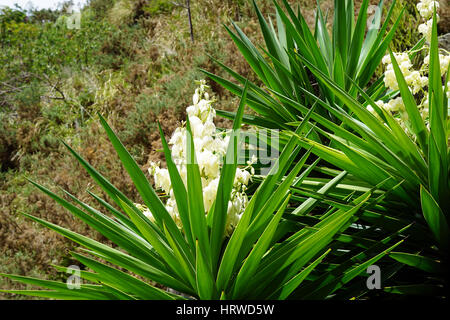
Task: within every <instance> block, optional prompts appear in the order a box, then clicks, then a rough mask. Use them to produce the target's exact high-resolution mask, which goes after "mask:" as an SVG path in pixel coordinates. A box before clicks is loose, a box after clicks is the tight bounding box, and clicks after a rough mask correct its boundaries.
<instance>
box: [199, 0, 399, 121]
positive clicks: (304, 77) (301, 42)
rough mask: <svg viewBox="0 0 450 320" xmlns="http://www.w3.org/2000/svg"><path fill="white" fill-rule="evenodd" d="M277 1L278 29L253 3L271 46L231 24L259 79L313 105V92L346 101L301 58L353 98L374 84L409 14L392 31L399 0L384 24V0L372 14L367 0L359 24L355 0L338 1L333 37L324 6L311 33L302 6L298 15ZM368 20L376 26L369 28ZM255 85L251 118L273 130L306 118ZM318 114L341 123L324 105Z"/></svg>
mask: <svg viewBox="0 0 450 320" xmlns="http://www.w3.org/2000/svg"><path fill="white" fill-rule="evenodd" d="M273 2H274V5H275V7H276V27H277V30H276V29H275V27H274V25H273V22H272V20H270V19H269V22H267V21H266V20H265V19H264V17H263V15H262V13H261V12H260V10H259V8H258V6H257V4H256V2H253V3H254V7H255V11H256V14H257V16H258V20H259V24H260V27H261V31H262V34H263V36H264V40H265V44H266V49H263V52H260V51H259V50H258V49H257V47H256V46H255V45H254V44H253V43H252V42H251V41H250V40H249V39H248V37H247V36H246V35H245V34H244V32H243V31H242V30H241V29H240V28H239V26H238V25H237V24H236V23H234V22H232V25H233V27H234V28H235V32H233V31H232V30H231V29H229V28H228V27H225V28H226V29H227V31H228V32H229V34H230V36H231V39H232V40H233V41H234V43H235V44H236V46H237V47H238V49H239V51H240V52H241V54H242V56H243V57H244V58H245V60H246V61H247V62H248V64H249V66H250V67H251V68H252V69H253V71H254V72H255V74H256V75H257V77H258V80H260V81H261V82H262V83H263V84H264V85H265V86H266V87H267V88H269V89H272V90H275V91H276V92H279V93H280V94H283V95H284V96H286V97H288V98H290V99H292V100H294V101H297V102H299V103H301V104H303V105H309V104H311V103H312V102H313V101H314V100H313V99H311V97H310V94H319V96H320V97H321V98H322V99H324V100H326V101H330V102H332V103H335V102H336V103H338V104H339V105H342V102H339V99H338V98H337V97H336V95H335V94H334V93H333V91H332V90H330V89H329V88H328V87H327V86H324V85H323V84H322V83H321V82H318V81H317V80H316V79H315V77H314V75H312V74H311V73H310V72H308V71H307V69H306V68H305V63H304V62H303V61H302V59H300V58H299V56H303V57H305V58H306V59H307V60H308V61H309V62H310V63H312V64H313V65H314V66H315V67H316V68H317V69H318V70H320V71H321V72H322V73H323V74H325V75H327V76H329V77H330V78H331V79H333V80H334V81H335V82H336V83H338V84H339V85H340V86H341V88H343V89H344V90H345V91H346V92H348V93H349V94H350V95H351V96H356V94H357V90H356V85H358V86H359V87H362V88H365V87H366V86H368V84H369V82H370V80H371V79H372V76H373V74H374V72H375V70H376V68H377V67H378V65H379V64H380V62H381V59H382V58H383V56H384V54H385V52H386V49H387V48H388V45H389V43H390V41H391V40H392V38H393V36H394V34H395V31H396V28H397V26H398V24H399V22H400V19H401V16H402V14H403V10H402V12H401V14H400V15H399V16H398V18H397V19H396V21H395V22H394V23H393V25H392V28H391V29H390V30H389V32H387V29H388V26H389V22H390V20H391V16H392V12H393V8H394V6H395V3H396V1H395V0H394V1H393V2H392V5H391V7H390V8H389V10H388V13H387V16H386V19H385V21H384V23H383V24H381V15H382V12H383V1H380V3H379V4H378V6H377V7H376V10H375V13H374V15H373V16H369V15H368V7H369V0H364V1H362V3H361V8H360V10H359V15H358V18H357V20H356V22H355V12H354V2H353V0H335V1H334V16H333V17H334V20H333V26H332V31H331V36H330V35H329V33H328V30H327V16H324V14H323V12H322V11H321V9H320V6H319V5H318V6H317V12H316V22H315V28H314V30H313V31H311V30H310V29H309V27H308V25H307V23H306V20H305V18H304V17H303V15H302V13H301V10H300V7H299V8H298V14H297V15H296V14H295V12H294V10H293V8H292V7H291V6H290V5H289V3H288V2H287V1H286V0H283V4H284V7H285V10H283V9H282V8H281V6H280V5H279V4H278V2H277V1H273ZM368 21H369V22H370V23H371V24H370V26H369V29H368V30H367V32H366V28H368V27H367V22H368ZM216 62H217V63H218V64H219V65H220V66H221V67H222V68H223V69H224V70H225V71H226V72H227V73H228V74H229V75H230V76H231V77H232V78H234V80H236V81H237V82H238V83H241V84H242V85H243V84H244V83H245V80H246V79H245V78H244V77H242V76H241V75H239V74H238V73H236V72H235V71H233V70H232V69H230V68H228V67H227V66H225V65H223V64H222V63H221V62H219V61H216ZM203 72H204V73H205V74H206V75H207V76H208V77H210V78H211V79H212V80H214V81H216V82H217V83H219V84H221V85H222V86H224V87H225V88H226V89H228V90H230V91H231V92H233V93H235V94H237V95H241V94H242V87H239V86H238V85H236V84H235V83H233V82H231V81H229V80H226V79H224V78H222V77H220V76H217V75H214V74H212V73H210V72H208V71H207V70H203ZM380 80H382V79H380ZM249 88H250V89H251V90H250V91H249V94H248V104H249V106H250V107H251V108H252V109H253V110H255V111H256V112H257V113H258V116H254V117H246V118H245V120H246V122H248V123H252V124H255V125H262V126H265V127H271V128H278V129H289V128H290V126H289V123H291V122H292V121H297V120H298V117H299V116H300V117H301V116H302V113H301V112H299V110H298V108H294V107H292V106H291V105H290V104H289V103H286V102H285V101H279V100H276V99H275V97H273V96H272V95H267V94H266V92H264V90H262V89H261V88H259V87H258V86H257V85H256V84H254V83H250V84H249ZM382 88H383V83H382V81H375V82H374V83H372V84H370V86H369V90H370V91H371V92H379V90H380V89H382ZM343 107H344V108H346V107H345V106H343ZM317 112H318V113H319V114H320V115H321V116H322V117H324V118H325V119H327V120H330V121H333V122H339V120H338V119H336V116H335V115H334V114H333V113H331V112H329V111H328V110H327V109H326V108H324V107H323V106H321V105H319V106H318V107H317ZM218 114H220V115H222V116H225V117H231V116H232V115H233V114H232V113H230V112H225V111H218Z"/></svg>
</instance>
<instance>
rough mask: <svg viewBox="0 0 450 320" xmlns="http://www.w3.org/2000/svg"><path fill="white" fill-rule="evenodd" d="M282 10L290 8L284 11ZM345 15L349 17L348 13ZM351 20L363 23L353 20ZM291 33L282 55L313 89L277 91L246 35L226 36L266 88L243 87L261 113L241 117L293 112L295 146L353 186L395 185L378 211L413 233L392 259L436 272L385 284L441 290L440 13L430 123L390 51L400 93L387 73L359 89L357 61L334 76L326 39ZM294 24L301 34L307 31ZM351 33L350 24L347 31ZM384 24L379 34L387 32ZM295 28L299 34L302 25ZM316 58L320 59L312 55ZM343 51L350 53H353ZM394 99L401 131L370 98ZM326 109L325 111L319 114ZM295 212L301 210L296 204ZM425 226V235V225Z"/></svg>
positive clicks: (264, 120)
mask: <svg viewBox="0 0 450 320" xmlns="http://www.w3.org/2000/svg"><path fill="white" fill-rule="evenodd" d="M349 2H350V1H335V18H336V15H337V16H338V18H339V17H340V15H342V17H344V16H350V12H346V11H345V10H344V9H343V8H352V6H351V5H350V4H349ZM365 2H366V1H365ZM365 2H363V4H362V8H364V6H366V5H367V3H365ZM276 7H277V17H278V16H279V17H280V19H281V17H282V16H283V14H282V13H281V10H280V7H279V6H278V5H277V4H276ZM288 11H289V12H290V9H288ZM344 12H346V13H347V15H344V14H343V13H344ZM258 15H259V13H258ZM361 15H364V13H362V12H361V11H360V14H359V17H361ZM320 16H321V14H320V10H319V9H318V18H317V19H318V22H317V23H316V24H317V25H320V19H321V18H320ZM291 19H292V22H288V21H287V20H286V21H285V20H283V19H281V20H280V21H283V22H284V24H283V25H284V26H286V27H285V28H286V30H287V29H288V27H287V26H288V25H294V26H295V25H297V24H299V23H303V22H301V21H303V20H304V19H302V18H301V16H300V15H299V16H297V17H295V16H293V15H292V14H291ZM342 19H343V18H341V21H342ZM299 20H300V21H299ZM358 20H359V18H358ZM260 24H261V28H262V29H263V33H264V35H265V38H266V44H267V47H268V50H269V51H270V48H271V47H270V45H269V44H268V43H267V39H268V38H271V39H273V38H274V37H275V32H274V31H273V30H272V32H269V31H264V30H265V29H266V27H265V22H264V21H262V20H260ZM278 25H280V23H278ZM356 25H357V26H358V25H360V24H359V23H358V22H357V24H356ZM338 29H339V28H338ZM281 30H283V29H281ZM289 30H292V31H291V32H290V33H291V35H290V36H287V35H286V37H291V40H290V41H291V42H293V43H294V44H291V46H290V49H289V50H290V51H289V50H286V55H288V56H289V57H291V58H292V59H291V60H289V61H300V64H297V65H298V66H300V67H303V66H304V67H305V68H306V69H307V70H308V71H309V72H311V74H312V78H313V79H315V81H318V84H319V86H320V90H316V91H314V90H311V88H310V87H309V85H308V84H305V83H303V84H302V83H298V85H299V86H298V88H297V91H295V90H291V89H289V88H290V87H289V86H287V85H286V84H283V86H282V87H283V88H280V86H277V85H275V84H274V83H273V82H272V81H275V80H273V79H274V77H271V81H266V77H268V74H273V72H271V73H269V72H265V73H264V76H261V75H260V74H259V73H258V72H257V70H255V69H256V67H255V65H256V62H255V61H257V62H258V63H259V66H260V68H262V67H261V66H262V65H263V64H267V65H268V64H269V63H268V62H267V61H266V60H265V59H263V58H262V57H261V58H258V59H256V58H255V57H256V53H255V51H254V50H251V51H249V50H248V46H249V43H248V41H246V40H245V38H244V37H243V35H242V33H241V32H239V31H238V32H239V35H240V37H241V38H240V40H239V39H238V38H237V37H236V36H234V35H233V34H232V38H233V40H235V42H236V44H237V45H238V47H239V49H240V50H241V52H242V53H243V55H244V57H245V59H246V60H247V62H248V63H249V65H251V66H252V67H253V69H254V70H255V72H256V73H257V75H258V77H259V78H260V79H261V81H262V82H263V83H264V84H265V85H266V88H267V90H263V89H261V88H259V87H257V86H256V85H255V86H250V89H251V90H252V95H250V94H249V97H250V98H249V105H250V106H251V107H252V109H253V110H255V111H256V112H257V113H258V115H256V116H254V115H251V116H250V115H249V116H247V117H246V116H244V121H245V120H247V122H248V123H251V124H254V125H258V126H261V127H272V126H275V124H274V123H272V122H270V117H271V114H270V113H269V111H270V112H272V111H274V110H279V111H280V112H281V111H282V110H294V111H292V112H289V113H290V114H292V115H294V116H293V117H291V118H290V120H289V121H287V119H288V117H286V118H285V119H286V122H285V126H284V129H285V130H284V133H283V134H284V135H285V136H286V137H290V136H297V138H298V143H299V144H300V145H301V146H303V147H305V148H310V147H313V149H312V152H313V153H314V154H316V155H317V156H319V157H320V158H321V159H323V160H325V161H327V162H328V163H329V164H331V165H333V166H334V167H337V168H339V169H341V170H346V171H347V172H348V177H350V178H351V179H347V181H346V183H347V184H349V185H351V186H352V187H350V189H351V188H354V190H357V188H358V187H367V186H376V185H379V183H380V182H382V181H385V182H386V183H385V184H384V188H386V189H385V190H387V189H392V188H393V189H392V192H391V194H390V196H389V197H387V199H385V201H384V202H383V203H381V204H380V206H379V209H381V210H382V212H383V215H384V216H385V217H386V219H392V221H394V220H397V221H398V219H400V220H401V221H402V223H404V225H405V226H406V225H409V224H410V223H413V227H411V228H408V230H407V233H405V234H408V235H409V239H408V241H406V242H405V244H404V245H403V246H402V248H403V249H404V252H397V253H392V254H391V257H392V258H394V259H395V260H396V261H400V262H402V263H404V264H406V265H409V266H413V267H416V268H418V269H420V270H423V271H426V272H431V273H432V274H434V275H433V276H432V277H430V276H425V279H424V280H423V282H420V279H422V278H420V276H418V277H419V278H418V279H419V283H417V280H416V279H414V277H415V276H417V275H416V274H414V273H411V274H412V276H411V277H410V278H409V279H408V280H406V281H401V282H398V283H397V284H399V285H396V286H392V287H389V288H386V289H385V290H386V291H389V292H394V293H408V294H431V295H438V296H439V295H441V294H442V285H443V284H444V283H447V285H448V248H449V240H450V239H449V228H448V223H449V216H448V214H449V212H450V201H448V199H449V197H450V185H449V184H450V180H449V172H450V171H449V170H450V166H449V160H450V158H449V154H450V151H449V145H448V133H449V117H448V98H447V97H446V94H445V93H446V92H447V91H448V89H447V85H448V81H449V72H448V71H447V72H446V75H447V76H446V77H444V78H445V79H443V78H442V77H441V70H440V62H439V52H438V40H437V27H436V17H435V16H434V19H433V24H432V37H431V44H430V54H429V56H430V63H429V83H428V96H427V97H426V98H428V101H429V115H430V116H429V124H428V127H429V128H427V124H426V123H425V120H424V119H423V118H422V115H421V114H420V112H419V108H418V104H417V102H416V100H415V97H414V96H413V93H411V91H410V88H408V85H407V82H406V80H405V77H404V75H403V74H402V71H401V68H400V66H399V65H398V63H397V61H396V58H395V57H394V55H393V54H392V52H390V51H389V52H390V58H391V61H392V65H393V70H394V72H395V77H396V79H397V82H398V87H399V90H396V91H386V88H385V87H384V84H383V77H381V78H380V79H379V80H378V81H376V82H375V84H376V89H375V87H373V86H372V87H370V88H364V86H365V85H366V84H367V81H368V80H367V79H366V78H365V77H362V78H358V77H355V74H356V75H358V74H361V71H360V70H359V69H358V68H357V67H354V68H355V69H356V73H355V70H349V69H345V68H339V69H338V70H340V71H338V72H334V73H333V72H330V70H329V69H327V68H325V67H324V65H323V64H321V63H318V62H317V61H318V59H319V60H322V59H323V60H326V59H328V58H327V57H330V56H331V55H329V54H327V51H326V50H325V49H326V48H327V47H328V45H327V44H326V43H324V41H323V38H324V37H326V36H319V37H318V36H317V35H316V36H315V37H310V39H311V43H312V44H308V45H307V46H305V45H304V40H303V38H301V37H299V36H297V37H294V36H292V34H294V30H295V29H294V28H293V27H289ZM300 30H302V32H307V31H305V30H306V29H305V28H302V29H300ZM317 30H319V27H317V26H316V34H317ZM350 30H353V29H352V28H350ZM355 30H359V31H356V32H357V33H355V34H356V35H355V34H354V36H356V37H360V38H361V37H363V32H362V30H363V29H358V27H356V28H355ZM381 31H383V32H384V29H383V28H382V30H381ZM381 31H380V34H379V35H378V37H383V34H381ZM296 32H297V33H299V31H298V30H297V31H296ZM358 32H359V33H358ZM369 32H370V31H369ZM281 34H283V33H281ZM338 34H339V32H338V31H337V30H336V29H335V30H334V31H333V36H334V37H336V35H338ZM368 35H369V33H368ZM342 37H343V36H342ZM388 38H391V35H388V36H386V39H388ZM350 39H351V40H350ZM366 41H367V40H366ZM333 43H336V42H333ZM352 43H354V41H353V37H351V38H350V37H348V36H347V42H345V43H342V42H341V46H343V47H344V48H348V46H349V45H351V44H352ZM369 43H370V42H369ZM375 43H377V42H375ZM424 43H425V40H424V39H422V40H421V41H419V43H418V44H417V45H416V46H415V47H414V48H413V49H412V50H411V52H410V57H413V56H414V55H415V54H417V52H418V51H420V49H421V48H422V46H423V45H424ZM244 44H245V45H244ZM384 45H386V46H384ZM311 46H313V47H316V46H317V47H318V48H321V49H319V51H317V54H311V53H310V52H308V51H307V50H306V49H305V48H310V47H311ZM387 49H388V48H387V42H386V43H384V42H383V45H382V46H380V47H379V50H381V51H379V52H378V51H377V52H378V54H376V55H373V54H372V55H371V54H370V53H369V54H368V57H371V58H369V59H370V61H374V62H375V63H376V64H377V65H378V64H379V63H380V61H381V57H382V56H383V55H384V54H385V52H386V50H387ZM324 50H325V51H324ZM327 50H328V49H327ZM341 50H347V51H348V52H351V51H352V50H351V49H350V50H348V49H341V48H340V47H336V48H334V49H333V51H332V52H334V53H335V54H334V56H335V57H336V52H340V51H341ZM366 51H367V50H363V51H362V52H364V54H367V53H366ZM369 51H370V50H369ZM267 55H268V56H269V57H270V58H271V59H272V63H273V68H272V69H271V70H275V68H279V67H280V63H278V62H277V61H276V59H274V58H273V56H274V54H273V53H271V54H269V53H268V54H267ZM318 55H321V56H322V57H318ZM348 56H349V57H350V56H352V54H349V55H348ZM294 58H295V59H294ZM372 59H373V60H372ZM350 60H352V61H350ZM350 60H348V61H347V64H343V65H344V66H345V65H346V66H348V64H349V63H356V62H357V64H356V65H357V66H358V65H360V61H366V56H361V57H359V58H357V59H356V60H355V59H353V58H352V59H350ZM263 61H264V62H263ZM336 61H337V65H340V64H341V63H340V61H339V59H337V60H335V64H336ZM325 65H326V64H325ZM362 65H364V63H363V64H362ZM225 68H226V67H225ZM226 69H227V68H226ZM369 69H370V68H369ZM227 70H229V69H227ZM264 70H266V69H264ZM370 70H371V69H370ZM229 71H230V74H231V75H232V76H233V77H234V78H235V79H237V80H238V81H240V82H242V77H241V76H239V75H238V74H236V73H233V72H231V70H229ZM266 71H267V70H266ZM283 72H284V75H285V76H286V78H288V79H291V80H292V81H291V83H292V82H294V81H293V80H294V79H298V77H297V76H296V72H295V69H294V68H291V69H288V68H284V69H283ZM305 72H306V71H305ZM208 75H209V76H210V77H211V78H212V79H213V80H214V81H217V82H218V83H220V84H222V85H223V86H224V87H225V88H227V89H229V90H230V91H231V92H235V93H237V94H240V92H242V88H241V87H240V86H238V85H235V84H232V83H231V82H229V81H227V80H224V79H222V78H219V77H217V76H215V75H212V74H210V73H208ZM288 75H289V76H288ZM366 75H367V76H369V77H370V76H371V75H369V73H366ZM277 79H278V78H277ZM294 83H297V82H294ZM443 84H444V88H443ZM294 92H301V93H302V95H295V94H294ZM396 96H399V97H401V99H402V101H403V103H404V105H405V112H406V114H407V117H408V119H409V122H408V124H407V125H406V129H405V127H402V126H401V125H400V124H399V122H398V119H395V118H394V116H393V115H392V114H391V112H389V111H386V110H384V109H383V108H380V107H379V105H378V104H377V103H376V101H377V100H379V99H383V100H385V101H387V100H389V99H391V98H392V97H396ZM316 104H318V105H319V106H321V107H322V111H321V110H319V109H318V108H316V110H314V112H313V114H312V115H310V126H309V127H308V130H309V131H307V132H306V131H305V132H303V133H302V134H297V133H295V132H294V129H293V128H294V127H295V126H297V125H298V123H299V122H301V121H302V119H304V118H305V117H306V115H307V114H309V113H310V111H311V109H312V108H313V106H314V105H316ZM370 108H373V111H372V112H371V111H369V110H370ZM323 110H325V111H326V112H323ZM286 114H288V113H286ZM222 115H224V116H227V117H233V116H234V115H233V114H232V113H226V112H222ZM289 117H290V116H289ZM305 133H306V134H305ZM321 171H322V172H332V170H331V169H328V168H323V169H322V170H321ZM315 181H317V180H316V179H311V180H310V181H306V180H305V182H304V184H303V186H302V188H303V189H304V188H305V183H309V184H313V183H314V182H315ZM296 213H299V210H297V212H296ZM366 222H367V221H366ZM377 223H379V221H378V222H376V223H375V224H371V225H370V226H371V228H373V229H376V224H377ZM373 229H372V230H373ZM427 229H428V230H430V231H431V233H429V232H427V231H426V230H427ZM366 237H368V238H370V237H371V236H370V234H367V235H366ZM394 283H395V282H394Z"/></svg>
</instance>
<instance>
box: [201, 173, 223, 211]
mask: <svg viewBox="0 0 450 320" xmlns="http://www.w3.org/2000/svg"><path fill="white" fill-rule="evenodd" d="M218 187H219V178H216V179H214V180H212V181H210V182H209V183H208V185H207V186H205V187H204V188H203V205H204V206H205V211H206V212H208V211H209V209H211V206H212V205H213V203H214V200H216V194H217V188H218Z"/></svg>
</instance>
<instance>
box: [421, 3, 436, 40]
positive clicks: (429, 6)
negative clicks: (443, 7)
mask: <svg viewBox="0 0 450 320" xmlns="http://www.w3.org/2000/svg"><path fill="white" fill-rule="evenodd" d="M435 7H436V11H438V9H439V1H433V0H421V1H419V3H418V4H417V10H419V14H420V16H421V17H422V18H424V19H425V20H427V21H426V22H425V23H422V24H420V25H419V32H420V33H421V34H423V36H424V37H425V39H426V40H427V41H428V43H430V41H431V30H432V26H433V13H434V8H435ZM436 16H437V18H438V21H439V15H437V14H436Z"/></svg>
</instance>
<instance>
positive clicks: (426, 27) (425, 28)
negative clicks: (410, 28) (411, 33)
mask: <svg viewBox="0 0 450 320" xmlns="http://www.w3.org/2000/svg"><path fill="white" fill-rule="evenodd" d="M432 30H433V19H430V20H428V21H427V22H426V23H422V24H420V25H419V32H420V33H421V34H423V36H424V37H425V40H427V42H428V43H430V42H431V31H432Z"/></svg>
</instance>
